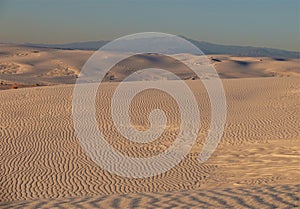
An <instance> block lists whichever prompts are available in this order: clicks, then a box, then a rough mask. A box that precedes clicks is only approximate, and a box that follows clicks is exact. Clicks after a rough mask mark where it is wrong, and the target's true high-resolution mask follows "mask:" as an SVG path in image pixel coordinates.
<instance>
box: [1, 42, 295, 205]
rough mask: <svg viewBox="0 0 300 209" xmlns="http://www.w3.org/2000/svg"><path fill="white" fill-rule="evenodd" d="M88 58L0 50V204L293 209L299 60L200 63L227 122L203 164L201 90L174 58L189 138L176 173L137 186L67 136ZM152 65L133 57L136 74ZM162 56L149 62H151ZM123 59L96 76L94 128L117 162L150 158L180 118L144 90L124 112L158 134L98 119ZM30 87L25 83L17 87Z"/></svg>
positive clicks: (215, 58)
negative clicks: (154, 118) (196, 127)
mask: <svg viewBox="0 0 300 209" xmlns="http://www.w3.org/2000/svg"><path fill="white" fill-rule="evenodd" d="M92 53H93V52H92V51H79V50H59V49H43V48H29V47H20V46H14V45H4V44H1V51H0V82H1V84H0V90H1V89H2V91H0V208H199V207H200V208H294V207H300V202H299V201H300V195H299V194H300V180H299V179H300V178H299V176H300V168H299V164H300V143H299V140H300V108H299V107H300V82H299V78H300V77H299V76H300V67H299V63H300V60H299V59H274V58H266V57H259V58H256V57H255V58H254V57H233V56H228V55H209V56H208V57H209V59H210V60H211V62H212V63H213V65H214V66H215V68H216V69H217V71H218V73H219V74H220V77H221V78H222V82H223V85H224V89H225V94H226V102H227V120H226V125H225V130H224V133H223V137H222V139H221V142H220V144H219V145H218V147H217V149H216V151H215V152H214V153H213V155H212V156H211V158H210V159H209V160H208V161H207V162H205V163H200V162H199V160H198V158H199V154H200V153H201V150H202V147H203V144H204V142H205V139H206V137H207V135H208V132H209V130H210V119H211V118H210V117H211V116H210V111H211V107H210V104H209V98H208V95H207V93H206V90H205V88H204V86H203V85H202V84H201V82H200V80H191V78H192V77H193V75H191V74H190V73H188V72H186V71H185V70H184V69H183V68H181V67H178V65H177V64H176V63H175V64H174V63H173V64H172V65H170V66H169V67H170V68H172V69H173V70H174V71H175V72H177V73H178V74H179V76H180V77H181V78H182V79H184V80H185V82H186V83H187V85H188V86H189V87H190V89H191V90H192V92H193V93H194V95H195V98H196V100H197V103H198V106H199V111H200V117H201V124H200V131H199V133H198V137H197V139H196V143H195V144H194V146H193V148H192V150H191V151H190V153H189V154H188V155H187V156H186V158H184V159H183V160H182V161H181V162H180V163H179V164H178V165H177V166H175V167H174V168H172V169H171V170H169V171H167V172H165V173H162V174H160V175H158V176H154V177H148V178H140V179H137V178H125V177H122V176H118V175H115V174H112V173H110V172H108V171H106V170H104V169H102V168H101V167H99V166H98V165H97V164H96V163H94V162H93V161H92V160H91V159H90V157H89V156H88V154H87V153H86V152H85V151H84V150H83V148H82V146H81V144H80V142H79V139H78V137H77V134H76V132H75V129H74V124H73V121H72V94H73V89H74V84H73V83H74V82H75V80H76V78H77V76H78V74H79V72H80V69H81V67H82V65H83V64H84V62H85V61H86V60H87V59H88V57H89V56H90V55H91V54H92ZM154 58H155V57H149V56H148V57H143V59H141V57H135V58H134V59H135V60H133V61H134V63H137V64H138V65H139V67H140V68H142V67H144V66H147V65H151V64H153V60H154V62H157V60H155V59H154ZM168 61H169V60H167V59H166V60H163V59H162V60H161V59H160V64H162V65H163V64H164V62H165V63H167V62H168ZM130 63H132V62H128V63H121V64H120V65H119V66H116V67H115V68H114V70H113V71H112V74H110V75H109V77H108V79H109V80H110V81H112V82H105V83H102V84H101V85H100V86H99V89H98V92H97V97H96V113H97V118H96V119H97V123H98V124H97V125H98V128H99V130H100V131H101V132H103V133H104V135H105V137H106V140H107V142H108V143H109V144H110V145H111V146H112V147H113V148H114V149H116V150H118V151H119V152H120V153H122V154H124V155H126V156H130V157H137V158H141V157H150V156H154V155H158V154H160V153H163V152H164V151H165V150H166V149H167V148H168V147H170V146H171V145H172V143H173V142H174V140H175V138H176V136H177V134H178V130H179V125H180V120H179V119H178V118H180V113H179V109H178V106H177V104H176V102H175V100H174V99H172V97H170V96H169V95H167V94H166V93H163V92H161V91H158V90H153V89H152V90H146V91H144V92H142V93H140V94H138V95H136V97H134V99H133V100H132V103H131V106H130V111H129V114H130V117H131V124H132V125H133V126H134V127H135V128H136V129H138V130H144V131H145V130H147V129H149V128H150V122H149V120H148V116H149V113H150V112H151V111H152V110H153V109H156V108H159V109H161V110H164V111H165V113H166V116H167V119H168V120H167V126H166V129H165V131H164V132H163V134H162V135H161V136H160V137H159V138H158V139H157V140H155V141H153V142H151V143H148V144H140V143H135V142H132V141H129V140H127V139H125V138H124V137H123V136H122V135H120V133H119V132H118V130H117V129H116V128H115V126H114V123H113V121H112V117H111V115H110V114H109V113H110V111H111V109H110V107H111V106H110V105H111V98H112V95H113V94H114V92H115V89H116V88H117V86H118V85H119V83H118V82H117V81H118V80H122V79H123V78H125V77H126V76H127V74H126V73H123V72H128V71H126V69H127V68H131V67H132V66H130ZM195 64H197V63H195ZM176 66H177V67H178V68H177V67H176ZM229 78H230V79H229ZM166 85H167V84H166ZM31 86H36V87H34V88H21V87H31ZM13 88H19V89H13ZM3 89H5V90H3ZM124 97H126V95H124ZM186 134H187V135H189V134H191V133H189V131H187V132H186ZM104 160H106V161H109V162H110V161H115V160H116V159H104Z"/></svg>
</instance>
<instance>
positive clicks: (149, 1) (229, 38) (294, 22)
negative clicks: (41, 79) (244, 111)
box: [0, 0, 300, 51]
mask: <svg viewBox="0 0 300 209" xmlns="http://www.w3.org/2000/svg"><path fill="white" fill-rule="evenodd" d="M146 31H156V32H165V33H172V34H178V35H183V36H186V37H189V38H193V39H196V40H202V41H208V42H213V43H219V44H231V45H250V46H261V47H272V48H281V49H287V50H294V51H300V0H226V1H225V0H207V1H201V0H198V1H196V0H161V1H158V0H107V1H101V0H82V1H79V0H0V42H11V43H23V42H31V43H69V42H79V41H92V40H93V41H94V40H112V39H115V38H118V37H121V36H123V35H128V34H131V33H137V32H146Z"/></svg>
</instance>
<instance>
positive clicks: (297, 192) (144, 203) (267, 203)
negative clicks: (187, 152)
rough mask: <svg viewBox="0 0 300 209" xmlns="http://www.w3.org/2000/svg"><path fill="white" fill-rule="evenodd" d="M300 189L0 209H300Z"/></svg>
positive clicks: (184, 194) (36, 202)
mask: <svg viewBox="0 0 300 209" xmlns="http://www.w3.org/2000/svg"><path fill="white" fill-rule="evenodd" d="M299 201H300V185H278V186H264V187H247V188H243V187H237V188H226V189H214V190H201V189H199V190H191V191H181V192H164V193H161V192H160V193H136V194H123V195H109V196H94V197H72V198H63V199H55V200H53V199H43V200H33V201H19V202H11V203H0V207H1V208H3V209H4V208H7V209H8V208H12V207H13V208H60V209H64V208H149V209H151V208H153V209H155V208H254V205H255V208H298V207H300V204H299Z"/></svg>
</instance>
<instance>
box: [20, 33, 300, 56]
mask: <svg viewBox="0 0 300 209" xmlns="http://www.w3.org/2000/svg"><path fill="white" fill-rule="evenodd" d="M181 37H182V38H184V39H186V40H188V41H190V42H192V43H193V44H194V45H196V46H197V47H198V48H199V49H201V50H202V51H203V52H204V53H205V54H229V55H234V56H245V57H273V58H278V59H285V58H300V52H295V51H287V50H282V49H273V48H264V47H252V46H230V45H221V44H213V43H209V42H205V41H196V40H192V39H189V38H186V37H183V36H181ZM108 42H109V41H88V42H75V43H67V44H31V43H27V44H25V45H26V46H33V47H46V48H56V49H71V50H72V49H80V50H97V49H99V48H100V47H102V46H104V45H105V44H106V43H108Z"/></svg>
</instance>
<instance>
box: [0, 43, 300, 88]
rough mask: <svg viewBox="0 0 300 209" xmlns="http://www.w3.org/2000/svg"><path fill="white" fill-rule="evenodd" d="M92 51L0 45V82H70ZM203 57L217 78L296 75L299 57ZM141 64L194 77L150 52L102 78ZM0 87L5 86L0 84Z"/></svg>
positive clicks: (121, 76) (119, 74)
mask: <svg viewBox="0 0 300 209" xmlns="http://www.w3.org/2000/svg"><path fill="white" fill-rule="evenodd" d="M93 53H94V51H85V50H62V49H50V48H37V47H26V46H19V45H10V44H0V81H2V82H5V83H6V84H9V85H11V84H16V85H20V87H22V85H23V86H32V85H36V84H39V85H57V84H72V83H75V81H76V77H77V76H78V75H79V73H80V70H81V68H82V66H83V65H84V63H85V62H86V61H87V60H88V58H89V57H90V56H91V55H92V54H93ZM107 53H108V55H109V54H110V52H107ZM181 56H184V58H185V59H187V60H188V61H189V62H192V63H194V64H197V60H195V58H193V57H192V56H189V55H181ZM207 57H208V59H209V60H210V61H211V63H212V64H213V65H214V66H215V68H216V70H217V71H218V73H219V75H220V77H221V78H251V77H288V76H300V65H299V63H300V59H287V58H285V59H280V58H268V57H234V56H230V55H207ZM133 63H134V65H135V66H134V67H133ZM144 66H146V67H148V66H159V67H160V68H166V69H168V70H169V69H172V70H173V71H174V72H176V73H177V74H178V76H179V77H180V78H181V79H183V80H186V79H195V78H197V77H196V76H195V74H194V73H193V72H191V71H190V70H188V69H187V68H186V67H184V66H183V65H182V64H180V63H179V62H178V61H176V60H171V59H170V58H168V57H159V56H157V55H154V54H152V55H138V56H134V57H131V58H130V59H127V60H126V61H122V62H121V63H119V64H118V65H116V66H115V67H114V69H112V70H111V71H110V72H109V74H108V75H107V76H106V78H105V81H110V82H111V81H114V82H118V81H122V80H123V79H124V78H125V77H126V76H127V75H128V74H130V72H132V71H133V70H134V68H136V67H144ZM0 89H7V88H4V87H1V86H0Z"/></svg>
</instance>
